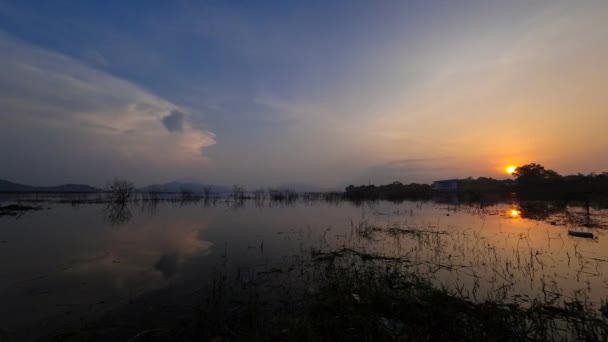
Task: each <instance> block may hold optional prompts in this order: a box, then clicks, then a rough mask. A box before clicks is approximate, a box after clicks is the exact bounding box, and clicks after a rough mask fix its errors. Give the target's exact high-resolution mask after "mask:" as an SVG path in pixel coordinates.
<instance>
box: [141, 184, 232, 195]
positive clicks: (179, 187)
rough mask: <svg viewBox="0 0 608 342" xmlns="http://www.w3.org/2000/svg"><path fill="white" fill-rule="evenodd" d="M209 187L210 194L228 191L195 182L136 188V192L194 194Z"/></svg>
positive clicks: (216, 186)
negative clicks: (186, 192)
mask: <svg viewBox="0 0 608 342" xmlns="http://www.w3.org/2000/svg"><path fill="white" fill-rule="evenodd" d="M207 186H209V187H210V188H211V192H212V193H216V194H220V193H225V192H229V191H230V189H229V188H227V187H225V186H219V185H211V184H201V183H196V182H169V183H163V184H151V185H147V186H144V187H141V188H138V189H137V191H140V192H148V191H157V192H173V193H176V192H181V191H183V190H186V191H189V192H195V193H202V192H203V191H204V189H205V188H206V187H207Z"/></svg>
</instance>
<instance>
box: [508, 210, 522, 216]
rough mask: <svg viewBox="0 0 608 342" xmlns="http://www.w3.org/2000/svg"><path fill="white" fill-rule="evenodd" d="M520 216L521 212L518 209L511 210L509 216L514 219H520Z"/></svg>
mask: <svg viewBox="0 0 608 342" xmlns="http://www.w3.org/2000/svg"><path fill="white" fill-rule="evenodd" d="M520 215H521V211H519V210H517V209H511V210H509V216H511V217H512V218H518V217H519V216H520Z"/></svg>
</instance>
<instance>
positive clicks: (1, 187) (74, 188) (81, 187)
mask: <svg viewBox="0 0 608 342" xmlns="http://www.w3.org/2000/svg"><path fill="white" fill-rule="evenodd" d="M100 191H102V190H101V189H98V188H95V187H92V186H89V185H85V184H63V185H58V186H32V185H24V184H18V183H13V182H9V181H7V180H3V179H0V192H100Z"/></svg>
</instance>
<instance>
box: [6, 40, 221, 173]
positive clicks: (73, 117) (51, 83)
mask: <svg viewBox="0 0 608 342" xmlns="http://www.w3.org/2000/svg"><path fill="white" fill-rule="evenodd" d="M0 89H1V91H0V103H2V111H0V117H1V118H2V122H3V124H2V130H10V129H12V128H14V129H23V127H27V128H28V130H29V134H37V132H45V131H49V130H51V131H53V132H55V133H58V132H59V133H61V134H55V135H53V137H54V139H57V137H58V136H59V137H61V139H65V140H66V142H67V141H70V137H71V136H74V137H76V136H77V137H78V141H70V143H72V144H78V145H80V146H82V147H83V148H90V149H91V152H92V151H93V150H96V151H97V152H100V151H101V153H102V154H105V155H113V156H115V157H116V159H120V158H123V159H124V158H127V159H128V160H130V161H131V162H142V163H147V164H150V163H154V164H162V163H167V162H172V163H178V164H179V163H182V164H188V163H190V164H192V163H200V162H201V161H204V160H205V156H204V155H203V150H204V148H206V147H208V146H211V145H213V144H215V136H214V134H213V133H211V132H208V131H205V130H201V129H198V128H194V127H192V125H190V123H189V121H188V115H187V114H184V113H185V112H184V110H183V109H182V108H180V107H179V106H177V105H175V104H173V103H171V102H170V101H167V100H166V99H163V98H161V97H158V96H156V95H154V94H151V93H150V92H148V91H146V90H144V89H142V88H141V87H138V86H137V85H135V84H133V83H130V82H128V81H125V80H123V79H120V78H118V77H115V76H112V75H110V74H107V73H105V72H102V71H98V70H95V69H93V68H91V67H90V66H87V65H86V64H84V63H81V62H79V61H77V60H74V59H72V58H69V57H67V56H64V55H61V54H58V53H55V52H52V51H49V50H44V49H40V48H37V47H33V46H31V45H29V44H27V43H24V42H21V41H18V40H17V39H15V38H13V37H11V36H9V35H8V34H5V33H2V32H0ZM177 112H178V113H180V129H179V131H173V132H172V131H169V130H167V129H166V128H165V126H164V125H163V118H165V117H167V116H168V115H171V113H177ZM23 138H24V139H26V137H23ZM59 145H60V146H61V144H59ZM64 145H65V144H64ZM29 152H30V151H20V153H23V154H25V155H27V154H28V153H29ZM57 153H58V154H61V153H62V151H57ZM68 160H69V158H68Z"/></svg>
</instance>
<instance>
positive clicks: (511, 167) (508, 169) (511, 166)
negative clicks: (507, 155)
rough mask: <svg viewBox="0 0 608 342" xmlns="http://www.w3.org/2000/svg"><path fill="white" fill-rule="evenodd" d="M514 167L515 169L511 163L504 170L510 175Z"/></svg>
mask: <svg viewBox="0 0 608 342" xmlns="http://www.w3.org/2000/svg"><path fill="white" fill-rule="evenodd" d="M515 169H517V167H516V166H513V165H509V166H507V167H505V171H507V173H508V174H510V175H512V174H513V172H515Z"/></svg>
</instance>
